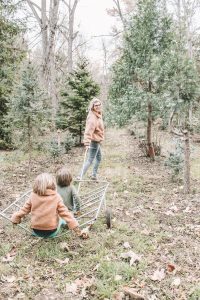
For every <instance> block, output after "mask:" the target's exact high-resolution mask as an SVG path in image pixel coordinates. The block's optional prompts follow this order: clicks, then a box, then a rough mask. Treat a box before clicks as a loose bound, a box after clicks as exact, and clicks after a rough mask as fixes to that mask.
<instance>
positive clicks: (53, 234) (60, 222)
mask: <svg viewBox="0 0 200 300" xmlns="http://www.w3.org/2000/svg"><path fill="white" fill-rule="evenodd" d="M65 225H66V222H65V220H63V219H60V220H59V224H58V227H57V229H56V231H54V232H52V233H50V234H46V233H44V234H43V233H42V232H41V233H36V232H34V231H33V233H32V235H33V236H37V237H42V238H54V237H55V236H57V234H58V233H59V232H60V230H61V227H63V226H65Z"/></svg>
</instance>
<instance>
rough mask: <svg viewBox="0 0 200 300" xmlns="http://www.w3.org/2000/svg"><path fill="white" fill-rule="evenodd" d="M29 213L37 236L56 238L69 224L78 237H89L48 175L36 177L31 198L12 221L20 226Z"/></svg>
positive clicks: (13, 216)
mask: <svg viewBox="0 0 200 300" xmlns="http://www.w3.org/2000/svg"><path fill="white" fill-rule="evenodd" d="M29 213H31V228H32V229H33V235H35V236H39V237H44V238H47V237H55V236H56V235H57V234H58V232H59V230H60V227H61V226H62V225H65V224H66V223H67V225H68V227H69V229H72V230H73V231H74V232H75V233H76V234H77V235H78V236H80V237H82V238H87V237H88V235H87V234H86V233H84V231H81V230H80V228H79V224H78V222H77V220H76V219H75V218H74V217H73V215H72V214H71V213H70V212H69V210H68V208H67V207H66V206H65V205H64V203H63V200H62V198H61V197H60V195H59V194H58V193H57V191H56V181H55V179H54V177H53V176H52V175H50V174H48V173H43V174H40V175H38V176H37V177H36V179H35V182H34V184H33V192H32V193H31V195H30V198H29V199H28V200H27V201H26V203H25V204H24V206H23V207H22V208H21V209H20V210H19V211H18V212H16V213H14V214H13V215H12V218H11V221H12V222H13V223H14V224H19V223H21V218H23V217H24V216H25V215H27V214H29ZM59 217H61V218H62V219H60V218H59Z"/></svg>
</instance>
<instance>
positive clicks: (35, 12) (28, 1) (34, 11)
mask: <svg viewBox="0 0 200 300" xmlns="http://www.w3.org/2000/svg"><path fill="white" fill-rule="evenodd" d="M27 3H28V5H29V6H30V8H31V10H32V12H33V14H34V16H35V18H36V20H37V21H38V23H39V26H40V27H42V21H41V19H40V17H39V15H38V13H37V11H36V9H35V7H34V5H33V2H32V1H30V0H27Z"/></svg>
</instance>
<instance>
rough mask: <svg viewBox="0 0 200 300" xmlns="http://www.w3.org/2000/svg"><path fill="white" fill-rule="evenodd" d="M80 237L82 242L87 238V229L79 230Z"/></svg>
mask: <svg viewBox="0 0 200 300" xmlns="http://www.w3.org/2000/svg"><path fill="white" fill-rule="evenodd" d="M81 237H82V238H83V239H84V240H85V239H88V238H89V227H86V228H84V229H83V230H81Z"/></svg>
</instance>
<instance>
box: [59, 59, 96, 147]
mask: <svg viewBox="0 0 200 300" xmlns="http://www.w3.org/2000/svg"><path fill="white" fill-rule="evenodd" d="M87 67H88V62H87V61H86V60H84V61H82V62H80V63H79V64H78V65H77V68H76V70H75V71H74V73H72V74H71V75H70V76H69V78H68V79H67V84H66V91H63V92H62V100H61V102H60V109H59V112H58V115H57V127H58V128H60V129H68V130H69V132H70V133H72V135H73V136H74V137H76V138H78V140H79V144H81V139H82V133H83V129H84V126H85V120H86V116H87V107H88V104H89V101H90V100H91V99H92V98H93V97H95V96H96V95H97V94H98V93H99V90H100V88H99V86H98V84H96V83H95V82H94V81H93V79H92V78H91V75H90V73H89V71H88V70H87Z"/></svg>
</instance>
